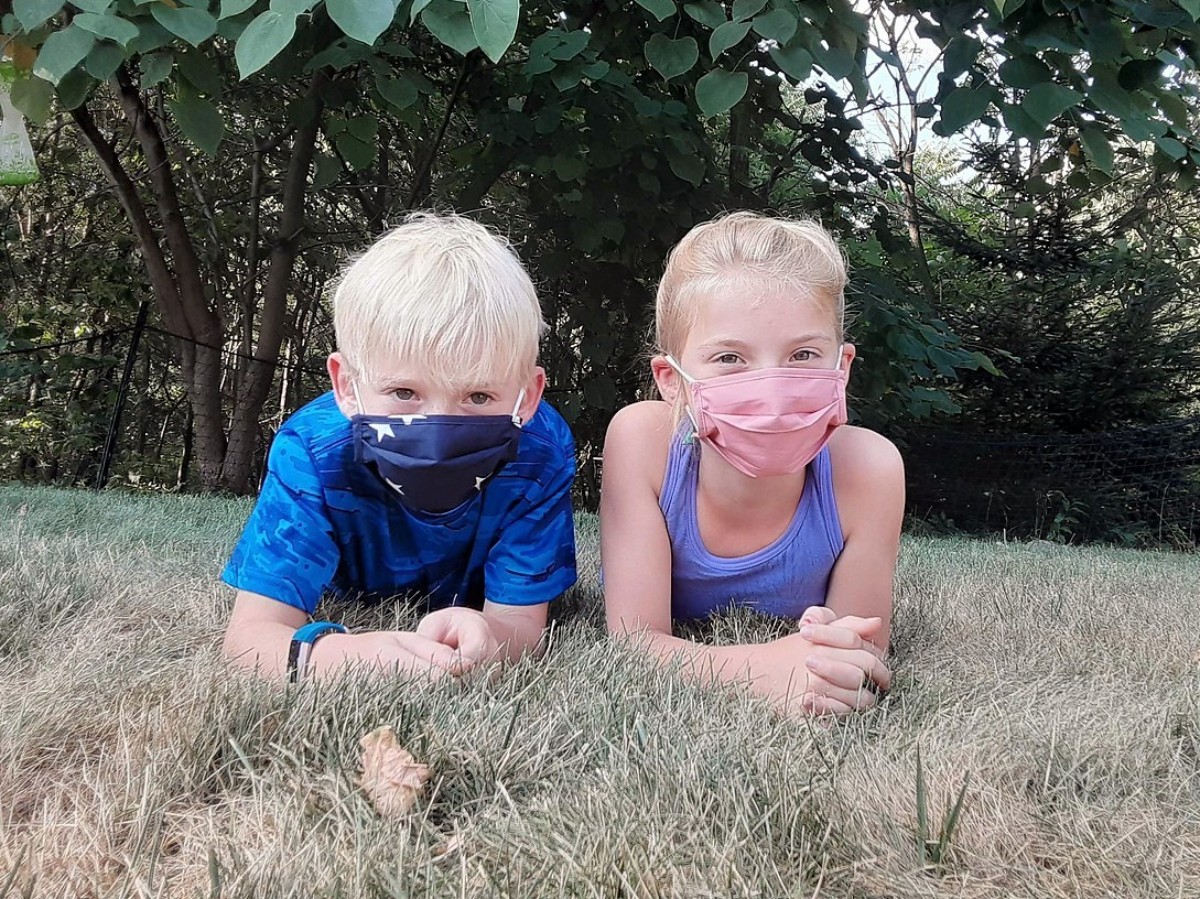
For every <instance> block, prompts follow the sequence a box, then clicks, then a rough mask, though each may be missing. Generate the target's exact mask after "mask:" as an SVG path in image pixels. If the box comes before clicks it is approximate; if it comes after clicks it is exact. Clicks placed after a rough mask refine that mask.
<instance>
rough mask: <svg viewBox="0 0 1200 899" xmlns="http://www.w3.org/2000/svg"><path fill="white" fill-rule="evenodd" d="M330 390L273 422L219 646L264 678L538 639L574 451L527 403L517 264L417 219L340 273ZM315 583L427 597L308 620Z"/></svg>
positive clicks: (354, 592)
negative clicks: (364, 621) (395, 616)
mask: <svg viewBox="0 0 1200 899" xmlns="http://www.w3.org/2000/svg"><path fill="white" fill-rule="evenodd" d="M334 326H335V329H336V332H337V343H338V351H337V352H335V353H333V354H332V355H330V357H329V360H328V370H329V376H330V379H331V380H332V382H333V390H332V391H331V392H329V393H327V394H325V395H324V396H322V397H319V398H318V399H316V400H314V401H313V402H311V403H309V404H308V405H307V406H305V407H304V408H302V409H300V410H299V411H298V412H296V414H295V415H293V416H292V417H291V418H289V419H288V420H287V421H286V422H285V423H284V425H283V427H282V428H280V430H279V433H278V434H277V435H276V437H275V440H274V442H273V443H272V446H271V452H270V457H269V460H268V471H267V477H266V481H265V483H264V485H263V489H262V492H261V494H260V496H259V499H258V502H257V504H256V506H255V508H254V511H253V513H252V514H251V516H250V519H249V521H248V522H247V524H246V527H245V530H244V531H243V533H242V537H241V540H240V541H239V542H238V544H237V546H236V547H235V549H234V552H233V555H232V558H231V559H230V561H229V564H228V565H227V566H226V568H225V571H224V573H223V575H222V577H223V580H224V581H225V582H226V583H228V584H229V585H230V586H232V587H234V588H236V589H237V591H238V593H237V599H236V602H235V605H234V609H233V614H232V616H231V618H230V621H229V625H228V628H227V629H226V633H225V644H224V648H225V653H226V654H227V656H229V657H230V658H231V659H233V660H235V661H236V662H237V663H239V664H242V665H245V666H247V667H252V668H256V669H258V670H259V671H260V672H262V673H264V674H266V675H273V676H277V677H278V676H285V675H286V676H288V677H290V678H291V679H293V680H294V679H297V678H300V677H305V676H320V675H323V674H327V673H329V672H333V671H336V670H338V669H339V668H342V667H343V666H345V665H347V664H355V663H365V664H367V665H369V666H374V667H378V668H380V669H386V670H397V669H399V670H402V671H409V672H420V671H430V670H432V671H434V672H435V673H436V672H441V671H450V672H453V673H461V672H462V671H465V670H467V669H469V668H470V667H472V666H474V665H477V664H479V663H481V662H486V661H490V660H493V659H506V658H507V659H512V658H516V657H518V656H520V655H521V654H522V653H524V652H526V651H528V650H529V649H531V648H533V647H534V646H536V645H537V643H538V641H539V640H540V638H541V635H542V631H543V628H544V627H545V624H546V615H547V604H548V602H549V601H550V600H551V599H553V598H554V597H556V596H558V595H559V594H561V593H562V592H563V591H564V590H566V589H567V588H568V587H570V586H571V585H572V584H573V583H574V582H575V577H576V574H575V544H574V530H573V524H572V518H571V502H570V490H571V482H572V479H573V477H574V472H575V455H574V443H573V441H572V438H571V433H570V430H569V429H568V427H567V425H566V423H565V422H564V421H563V419H562V418H561V416H559V414H558V413H557V412H556V411H555V410H554V409H553V408H551V407H550V406H548V405H547V404H545V403H543V402H541V398H542V391H543V389H544V387H545V382H546V377H545V373H544V372H543V370H542V369H541V368H540V367H538V366H537V348H538V339H539V337H540V335H541V333H542V331H543V330H544V328H545V323H544V322H543V320H542V315H541V310H540V308H539V305H538V301H537V296H536V294H535V292H534V288H533V285H532V283H531V282H530V279H529V276H528V275H527V273H526V272H525V270H524V268H523V267H522V265H521V263H520V261H519V260H518V259H517V257H516V255H515V254H514V253H513V251H512V249H511V248H510V247H509V246H508V245H507V244H506V243H505V242H504V241H503V240H502V239H500V238H498V237H496V236H495V235H494V234H492V233H491V232H489V231H488V230H487V229H486V228H484V227H483V226H482V225H479V224H477V223H475V222H472V221H470V220H468V219H465V218H462V217H459V216H453V215H433V214H427V213H423V214H416V215H413V216H411V217H410V218H409V219H408V220H406V222H405V223H404V224H403V225H401V226H400V227H399V228H397V229H395V230H394V231H392V232H391V233H389V234H387V235H385V236H384V237H383V238H381V239H380V240H379V241H378V242H377V243H375V244H374V245H373V246H372V247H371V248H370V249H368V250H367V251H366V253H364V254H363V255H362V256H360V257H359V258H358V259H356V260H355V261H354V262H353V264H351V265H350V266H349V268H347V269H346V271H345V273H344V274H343V276H342V279H341V281H340V283H339V284H338V287H337V290H336V293H335V295H334ZM326 592H329V593H332V594H334V595H336V596H343V597H353V596H362V597H367V598H371V597H387V596H395V595H398V594H404V595H416V596H419V597H422V598H427V599H428V602H429V607H430V608H431V609H432V611H430V612H429V613H428V614H427V615H426V616H425V617H424V618H423V619H422V620H421V622H420V623H419V624H418V626H417V628H416V630H415V631H413V632H406V631H404V632H402V631H373V632H368V633H348V632H344V630H342V629H341V628H340V626H339V625H335V624H331V623H329V622H311V620H310V619H311V617H312V615H313V613H314V612H315V610H316V607H317V603H318V601H319V600H320V598H321V597H322V595H323V594H325V593H326Z"/></svg>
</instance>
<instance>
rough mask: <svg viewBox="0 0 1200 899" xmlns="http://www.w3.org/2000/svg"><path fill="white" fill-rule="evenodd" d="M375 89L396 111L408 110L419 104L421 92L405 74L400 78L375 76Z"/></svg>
mask: <svg viewBox="0 0 1200 899" xmlns="http://www.w3.org/2000/svg"><path fill="white" fill-rule="evenodd" d="M375 89H376V90H377V91H379V96H381V97H383V99H384V100H386V101H387V103H388V105H389V106H392V107H394V108H396V109H408V107H410V106H412V105H413V104H414V103H416V102H417V97H418V96H419V93H420V92H419V91H418V90H417V86H416V84H414V83H413V81H412V79H411V78H405V77H404V75H403V73H401V74H400V76H399V77H398V78H384V77H383V76H382V75H376V76H375Z"/></svg>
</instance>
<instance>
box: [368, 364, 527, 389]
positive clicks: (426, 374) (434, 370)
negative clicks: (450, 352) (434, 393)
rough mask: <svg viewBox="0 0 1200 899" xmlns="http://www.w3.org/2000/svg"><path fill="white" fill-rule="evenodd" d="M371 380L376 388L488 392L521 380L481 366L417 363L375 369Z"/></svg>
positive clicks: (508, 373)
mask: <svg viewBox="0 0 1200 899" xmlns="http://www.w3.org/2000/svg"><path fill="white" fill-rule="evenodd" d="M371 380H372V381H373V382H375V384H376V385H377V386H388V385H391V384H406V385H417V386H421V385H433V386H438V387H453V388H461V387H473V388H483V389H489V390H500V389H503V388H505V387H508V386H510V385H511V384H515V383H518V382H520V381H521V379H520V378H519V377H517V376H516V375H515V374H514V373H512V372H507V371H499V370H495V369H490V370H489V369H488V368H485V367H482V366H480V367H478V368H475V369H472V368H470V367H468V366H466V365H463V366H461V367H459V368H458V369H457V370H447V369H446V368H445V367H442V366H436V365H429V364H418V363H415V362H408V363H405V364H395V363H393V364H389V365H379V366H375V367H373V369H372V377H371Z"/></svg>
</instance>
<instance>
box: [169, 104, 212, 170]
mask: <svg viewBox="0 0 1200 899" xmlns="http://www.w3.org/2000/svg"><path fill="white" fill-rule="evenodd" d="M167 105H168V106H169V107H170V108H171V112H172V114H173V115H174V116H175V123H176V124H177V125H179V130H180V131H182V132H183V134H184V136H185V137H186V138H187V139H188V140H189V141H191V142H192V144H194V145H195V146H196V147H198V148H199V149H201V150H202V151H203V152H204V153H206V154H208V155H209V156H216V155H217V147H219V146H220V144H221V139H222V138H223V137H225V121H224V119H222V118H221V113H220V111H219V110H218V109H217V107H216V105H215V104H213V102H212V101H211V100H206V99H204V98H202V97H200V96H198V95H196V94H195V93H193V92H192V91H190V90H189V91H186V92H183V91H181V92H180V95H179V96H178V97H176V98H175V99H174V100H170V101H168V102H167Z"/></svg>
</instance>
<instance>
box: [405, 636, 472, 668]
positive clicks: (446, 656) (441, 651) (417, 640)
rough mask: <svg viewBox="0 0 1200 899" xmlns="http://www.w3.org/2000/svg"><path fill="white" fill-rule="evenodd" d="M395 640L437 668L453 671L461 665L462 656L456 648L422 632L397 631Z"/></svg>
mask: <svg viewBox="0 0 1200 899" xmlns="http://www.w3.org/2000/svg"><path fill="white" fill-rule="evenodd" d="M396 642H397V643H399V644H400V646H401V647H402V648H403V649H405V650H407V651H408V652H411V653H412V654H413V655H415V656H417V657H418V658H421V659H424V660H426V661H428V662H429V663H430V664H432V665H436V666H437V667H438V668H444V669H445V670H447V671H449V672H451V673H455V672H457V671H458V669H459V668H460V667H461V666H462V657H461V655H460V654H459V652H458V650H456V649H454V648H453V647H450V646H447V645H446V644H445V643H439V642H438V641H437V640H433V639H430V638H429V637H427V636H425V635H424V634H416V633H406V632H404V631H400V632H397V634H396Z"/></svg>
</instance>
